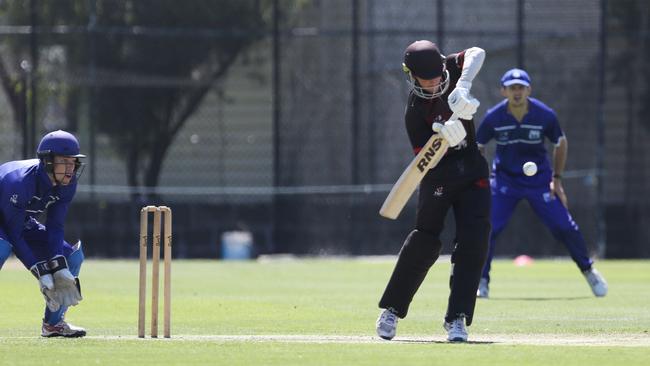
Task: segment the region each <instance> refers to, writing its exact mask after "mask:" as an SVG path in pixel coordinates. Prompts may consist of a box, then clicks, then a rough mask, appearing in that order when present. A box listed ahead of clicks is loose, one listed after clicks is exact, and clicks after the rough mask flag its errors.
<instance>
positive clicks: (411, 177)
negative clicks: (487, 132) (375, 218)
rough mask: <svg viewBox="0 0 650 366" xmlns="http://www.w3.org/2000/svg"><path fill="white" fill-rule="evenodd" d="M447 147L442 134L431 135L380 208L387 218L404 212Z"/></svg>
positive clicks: (394, 217)
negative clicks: (408, 202)
mask: <svg viewBox="0 0 650 366" xmlns="http://www.w3.org/2000/svg"><path fill="white" fill-rule="evenodd" d="M456 118H457V117H456V115H455V114H453V115H452V116H451V117H450V118H449V120H450V121H451V120H454V119H456ZM447 149H449V143H447V140H445V139H444V138H443V137H442V135H440V134H434V135H433V136H431V138H430V139H429V141H427V143H426V144H424V146H422V149H421V150H420V152H419V153H418V154H417V155H416V156H415V158H413V160H412V161H411V163H410V164H409V165H408V166H407V167H406V169H404V172H402V175H400V177H399V179H398V180H397V182H396V183H395V185H393V188H392V189H391V190H390V193H388V197H386V200H385V201H384V204H383V205H382V206H381V209H380V210H379V214H380V215H381V216H383V217H385V218H387V219H391V220H395V219H396V218H397V216H399V214H400V212H402V209H403V208H404V206H405V205H406V202H407V201H408V200H409V198H410V197H411V195H412V194H413V192H414V191H415V189H416V188H417V186H418V184H420V181H422V178H424V175H425V174H427V172H428V171H429V169H433V168H435V167H436V165H438V163H439V162H440V160H441V159H442V157H443V156H445V154H446V153H447Z"/></svg>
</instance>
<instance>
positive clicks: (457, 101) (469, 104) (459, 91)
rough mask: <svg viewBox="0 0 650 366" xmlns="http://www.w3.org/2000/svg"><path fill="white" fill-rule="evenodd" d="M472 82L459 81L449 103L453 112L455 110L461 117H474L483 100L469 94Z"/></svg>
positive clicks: (450, 95)
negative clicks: (480, 100)
mask: <svg viewBox="0 0 650 366" xmlns="http://www.w3.org/2000/svg"><path fill="white" fill-rule="evenodd" d="M471 86H472V83H467V82H466V83H460V82H459V83H458V84H457V85H456V89H454V90H453V91H452V92H451V94H449V98H448V99H447V103H448V104H449V108H450V109H451V111H452V112H454V113H455V114H456V115H457V116H458V118H460V119H472V117H473V116H474V113H476V110H477V109H478V107H479V105H481V102H479V101H478V99H476V98H474V97H473V96H471V95H470V94H469V88H471Z"/></svg>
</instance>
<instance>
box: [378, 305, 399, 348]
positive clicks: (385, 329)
mask: <svg viewBox="0 0 650 366" xmlns="http://www.w3.org/2000/svg"><path fill="white" fill-rule="evenodd" d="M398 320H399V318H398V317H397V314H395V313H393V312H392V311H391V310H390V309H384V310H383V311H382V312H381V314H379V318H378V319H377V335H378V336H379V337H380V338H383V339H385V340H388V341H390V340H391V339H393V337H395V332H396V330H397V321H398Z"/></svg>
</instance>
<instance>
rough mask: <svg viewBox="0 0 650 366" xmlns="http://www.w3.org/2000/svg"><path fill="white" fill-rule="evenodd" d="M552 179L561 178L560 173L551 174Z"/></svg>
mask: <svg viewBox="0 0 650 366" xmlns="http://www.w3.org/2000/svg"><path fill="white" fill-rule="evenodd" d="M553 178H554V179H562V174H553Z"/></svg>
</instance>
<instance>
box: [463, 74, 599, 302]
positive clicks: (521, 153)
mask: <svg viewBox="0 0 650 366" xmlns="http://www.w3.org/2000/svg"><path fill="white" fill-rule="evenodd" d="M530 93H531V81H530V77H529V76H528V73H526V71H524V70H521V69H512V70H509V71H507V72H506V73H505V74H504V75H503V77H502V78H501V94H502V95H503V96H504V97H505V98H506V99H505V100H503V101H502V102H500V103H499V104H497V105H495V106H494V107H492V108H491V109H490V110H488V112H487V114H486V115H485V118H483V121H482V122H481V124H480V126H479V128H478V131H477V132H476V141H477V143H478V145H479V149H480V150H481V152H483V153H484V154H485V145H486V144H487V143H488V142H489V141H490V140H492V139H494V140H495V141H496V155H495V158H494V161H493V163H492V174H491V181H490V186H491V191H492V208H491V214H490V216H491V222H492V232H491V233H490V246H489V250H488V258H487V262H486V263H485V267H484V268H483V274H482V276H481V281H480V283H479V288H478V291H477V296H478V297H483V298H487V297H488V296H489V282H490V265H491V262H492V257H493V255H494V247H495V244H496V239H497V237H498V236H499V234H501V232H502V231H503V229H504V228H505V227H506V224H507V223H508V220H509V219H510V217H511V216H512V213H513V211H514V209H515V207H516V205H517V203H518V202H519V201H520V200H522V199H523V200H526V201H528V203H529V204H530V206H531V207H532V209H533V211H534V212H535V213H536V214H537V216H538V217H539V218H540V219H541V220H542V222H544V224H545V225H546V226H547V227H548V228H549V230H550V231H551V233H552V234H553V236H554V237H555V238H556V239H557V240H559V241H561V242H562V243H564V245H565V246H566V248H567V249H568V251H569V253H570V255H571V258H572V259H573V261H574V262H575V263H576V265H577V266H578V268H579V269H580V271H581V272H582V273H583V275H584V276H585V278H586V279H587V282H588V283H589V285H590V286H591V290H592V292H593V294H594V295H595V296H599V297H600V296H605V295H606V294H607V283H606V282H605V280H604V278H603V277H602V275H601V274H600V273H599V272H598V271H596V269H595V268H593V261H592V260H591V259H590V258H589V255H588V253H587V247H586V245H585V240H584V238H583V236H582V234H581V233H580V230H579V229H578V225H577V224H576V223H575V221H573V218H572V217H571V214H569V211H568V209H567V199H566V195H565V193H564V189H563V188H562V172H563V171H564V165H565V162H566V156H567V146H568V145H567V139H566V137H565V136H564V134H563V132H562V129H561V128H560V124H559V123H558V120H557V116H556V115H555V112H554V111H553V110H552V109H551V108H549V107H548V106H546V105H545V104H544V103H542V102H541V101H539V100H537V99H534V98H531V97H530ZM545 138H546V139H548V140H549V141H550V142H552V143H553V144H554V145H555V147H554V151H553V164H552V165H551V163H550V161H549V158H548V154H547V151H546V148H545V147H544V139H545ZM529 161H530V162H533V163H535V164H536V165H537V173H536V174H534V175H532V176H527V175H525V174H524V172H523V169H522V167H523V165H524V163H526V162H529Z"/></svg>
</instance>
